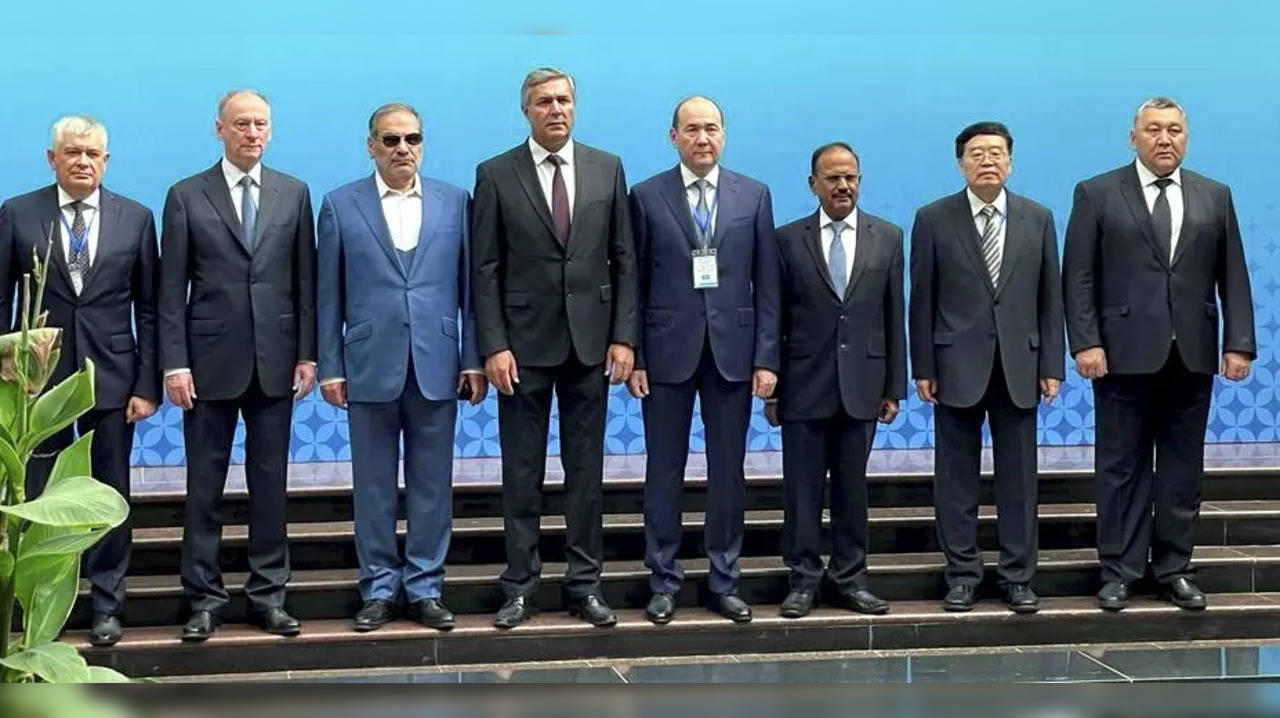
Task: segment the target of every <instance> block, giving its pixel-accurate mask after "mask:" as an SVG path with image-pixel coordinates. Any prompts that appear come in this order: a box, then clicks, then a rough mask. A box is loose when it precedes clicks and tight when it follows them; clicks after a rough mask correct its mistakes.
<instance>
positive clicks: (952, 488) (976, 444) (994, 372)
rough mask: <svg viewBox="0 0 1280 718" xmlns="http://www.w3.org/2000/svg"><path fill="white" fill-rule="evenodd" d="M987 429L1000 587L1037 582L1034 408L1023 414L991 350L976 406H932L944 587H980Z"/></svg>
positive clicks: (935, 501) (997, 355)
mask: <svg viewBox="0 0 1280 718" xmlns="http://www.w3.org/2000/svg"><path fill="white" fill-rule="evenodd" d="M983 419H986V420H988V421H990V423H991V451H992V454H994V458H995V498H996V531H997V533H998V535H999V539H1000V560H999V564H998V566H997V575H998V576H999V581H1000V585H1001V586H1007V585H1010V584H1028V583H1030V582H1031V579H1032V578H1033V577H1034V576H1035V572H1036V556H1037V551H1038V549H1039V533H1038V526H1037V518H1038V517H1037V515H1036V506H1037V500H1038V496H1039V494H1038V491H1037V488H1038V487H1037V483H1036V482H1037V481H1038V477H1037V475H1036V467H1037V456H1036V409H1035V408H1034V407H1033V408H1031V409H1021V408H1019V407H1018V406H1016V405H1015V404H1014V403H1013V400H1012V399H1011V398H1010V397H1009V386H1008V383H1007V382H1006V380H1005V373H1004V369H1003V366H1002V364H1001V359H1000V349H999V347H997V348H996V352H995V357H994V359H993V360H992V363H991V376H990V378H989V379H988V380H987V390H986V392H984V393H983V395H982V398H981V399H980V400H979V401H978V403H977V404H974V405H973V406H967V407H963V408H961V407H954V406H946V405H945V404H937V405H936V406H935V407H934V413H933V427H934V443H935V445H936V447H937V448H936V450H935V452H934V477H935V478H934V488H933V504H934V511H935V514H936V517H937V527H938V542H939V543H940V544H941V545H942V553H943V555H945V556H946V559H947V566H946V569H945V571H944V572H943V576H944V578H945V579H946V582H947V586H948V587H949V588H953V587H955V586H960V585H969V586H976V585H978V584H979V583H980V582H981V581H982V554H981V553H980V551H979V549H978V502H979V488H980V486H981V479H980V478H979V466H980V462H981V459H982V422H983Z"/></svg>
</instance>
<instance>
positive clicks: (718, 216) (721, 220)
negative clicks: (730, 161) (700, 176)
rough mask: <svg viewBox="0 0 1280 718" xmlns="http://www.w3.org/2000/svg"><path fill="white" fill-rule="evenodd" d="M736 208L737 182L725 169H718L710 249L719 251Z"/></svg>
mask: <svg viewBox="0 0 1280 718" xmlns="http://www.w3.org/2000/svg"><path fill="white" fill-rule="evenodd" d="M737 206H738V182H737V180H736V179H735V178H734V177H733V176H732V175H730V174H729V173H728V172H727V171H725V169H724V168H723V167H722V168H720V186H719V187H717V188H716V203H715V214H714V215H713V216H712V219H713V220H714V221H715V225H716V226H715V227H714V228H713V229H712V230H711V247H712V248H713V249H719V248H720V243H721V242H723V241H724V231H725V229H724V228H725V226H726V225H728V224H729V222H730V221H731V220H732V218H733V210H734V209H735V208H736V207H737Z"/></svg>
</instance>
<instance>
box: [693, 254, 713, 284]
mask: <svg viewBox="0 0 1280 718" xmlns="http://www.w3.org/2000/svg"><path fill="white" fill-rule="evenodd" d="M718 286H720V270H719V268H717V267H716V250H714V249H695V250H693V288H694V289H715V288H716V287H718Z"/></svg>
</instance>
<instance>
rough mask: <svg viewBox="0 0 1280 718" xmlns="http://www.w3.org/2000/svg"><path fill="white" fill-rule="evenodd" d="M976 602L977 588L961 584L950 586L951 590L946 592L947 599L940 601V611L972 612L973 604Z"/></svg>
mask: <svg viewBox="0 0 1280 718" xmlns="http://www.w3.org/2000/svg"><path fill="white" fill-rule="evenodd" d="M977 602H978V587H977V586H970V585H969V584H967V583H962V584H960V585H958V586H952V587H951V590H950V591H947V597H946V598H944V599H942V610H944V611H951V612H953V613H964V612H965V611H971V610H973V604H975V603H977Z"/></svg>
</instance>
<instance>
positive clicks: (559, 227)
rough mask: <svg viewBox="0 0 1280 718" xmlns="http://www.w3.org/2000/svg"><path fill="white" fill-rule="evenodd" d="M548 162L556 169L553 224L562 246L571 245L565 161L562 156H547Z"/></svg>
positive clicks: (553, 176) (552, 194) (553, 187)
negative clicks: (561, 168)
mask: <svg viewBox="0 0 1280 718" xmlns="http://www.w3.org/2000/svg"><path fill="white" fill-rule="evenodd" d="M547 161H548V162H550V163H551V165H552V166H553V167H555V168H556V171H555V174H554V175H552V177H551V223H552V224H553V225H555V228H556V236H557V237H559V238H560V244H564V245H567V244H569V191H568V190H567V189H566V188H565V185H564V173H563V172H561V171H560V167H561V165H563V164H565V160H564V158H563V157H561V156H560V155H547Z"/></svg>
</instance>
